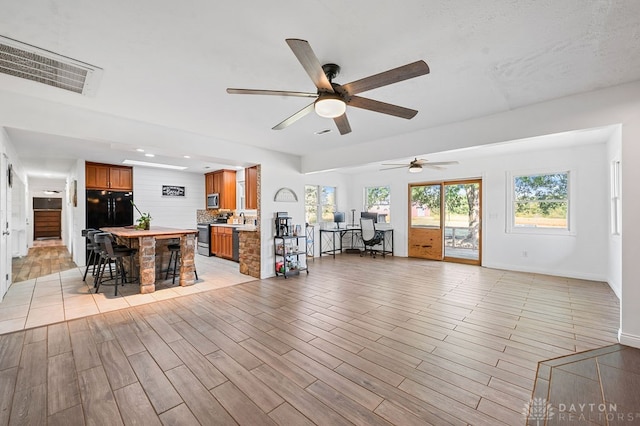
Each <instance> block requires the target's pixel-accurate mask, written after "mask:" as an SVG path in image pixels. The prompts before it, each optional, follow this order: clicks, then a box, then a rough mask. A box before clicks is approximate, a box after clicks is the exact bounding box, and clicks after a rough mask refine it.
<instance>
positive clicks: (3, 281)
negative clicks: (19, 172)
mask: <svg viewBox="0 0 640 426" xmlns="http://www.w3.org/2000/svg"><path fill="white" fill-rule="evenodd" d="M8 170H9V161H8V158H7V156H6V154H4V153H3V154H2V160H1V161H0V192H1V196H0V301H1V300H2V298H3V297H4V294H5V293H6V292H7V290H8V289H9V285H10V284H11V250H10V249H9V248H10V247H11V245H10V232H9V231H10V229H11V228H10V227H9V206H10V205H11V188H10V187H9V174H8Z"/></svg>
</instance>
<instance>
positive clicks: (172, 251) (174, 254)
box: [164, 244, 198, 284]
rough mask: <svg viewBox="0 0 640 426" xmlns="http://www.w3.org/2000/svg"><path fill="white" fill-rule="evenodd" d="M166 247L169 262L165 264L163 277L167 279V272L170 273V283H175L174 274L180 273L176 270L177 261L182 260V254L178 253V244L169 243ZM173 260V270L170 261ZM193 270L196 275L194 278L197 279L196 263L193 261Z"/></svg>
mask: <svg viewBox="0 0 640 426" xmlns="http://www.w3.org/2000/svg"><path fill="white" fill-rule="evenodd" d="M167 249H169V264H168V265H167V270H166V274H165V276H164V279H165V280H166V279H168V278H169V274H170V273H171V277H172V278H173V279H172V280H171V283H172V284H175V283H176V275H180V274H179V273H178V272H177V269H178V261H179V260H182V256H181V255H180V254H181V253H180V244H169V245H168V246H167ZM172 262H173V271H172V270H171V263H172ZM193 272H194V274H195V275H196V280H197V279H198V271H196V264H195V261H194V263H193Z"/></svg>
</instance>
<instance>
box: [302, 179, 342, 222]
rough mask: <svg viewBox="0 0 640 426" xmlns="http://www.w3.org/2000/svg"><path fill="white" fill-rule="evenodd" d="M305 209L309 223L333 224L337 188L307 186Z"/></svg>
mask: <svg viewBox="0 0 640 426" xmlns="http://www.w3.org/2000/svg"><path fill="white" fill-rule="evenodd" d="M304 208H305V220H306V222H307V223H311V224H314V223H319V222H333V212H335V211H336V187H335V186H321V185H305V187H304ZM318 212H320V213H318Z"/></svg>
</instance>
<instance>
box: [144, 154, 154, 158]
mask: <svg viewBox="0 0 640 426" xmlns="http://www.w3.org/2000/svg"><path fill="white" fill-rule="evenodd" d="M144 156H145V157H155V155H153V154H145V155H144Z"/></svg>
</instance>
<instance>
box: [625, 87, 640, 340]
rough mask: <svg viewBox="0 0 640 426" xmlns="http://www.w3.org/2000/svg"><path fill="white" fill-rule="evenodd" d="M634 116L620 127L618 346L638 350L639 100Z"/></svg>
mask: <svg viewBox="0 0 640 426" xmlns="http://www.w3.org/2000/svg"><path fill="white" fill-rule="evenodd" d="M635 105H636V110H635V111H634V112H635V114H634V115H633V116H632V117H630V118H629V119H628V120H625V124H624V125H623V127H622V149H621V158H622V162H623V164H622V229H623V231H622V289H621V295H622V298H621V304H620V305H621V306H620V343H623V344H626V345H631V346H635V347H636V348H640V315H638V312H640V284H639V282H640V281H639V280H638V277H639V276H640V262H638V253H640V226H637V225H635V224H636V222H637V221H638V217H640V197H638V191H637V186H636V185H637V182H640V167H639V166H638V163H639V162H640V122H639V121H640V118H639V117H640V96H638V97H636V102H635Z"/></svg>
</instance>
